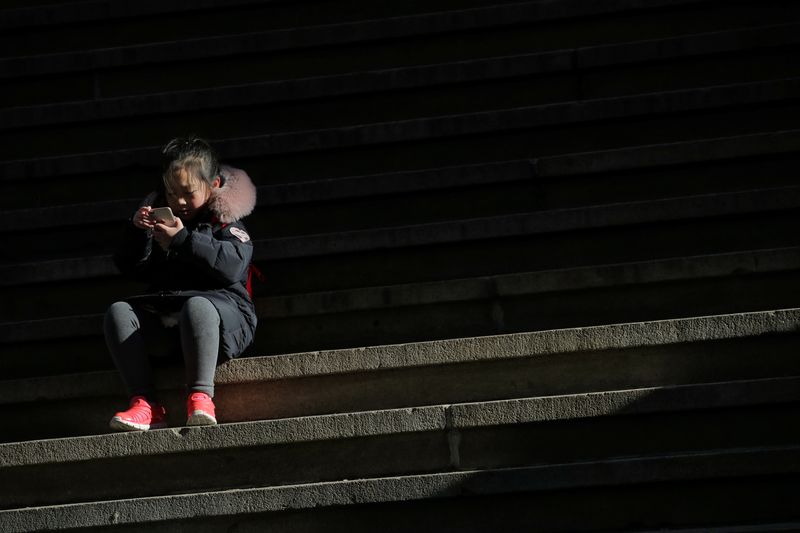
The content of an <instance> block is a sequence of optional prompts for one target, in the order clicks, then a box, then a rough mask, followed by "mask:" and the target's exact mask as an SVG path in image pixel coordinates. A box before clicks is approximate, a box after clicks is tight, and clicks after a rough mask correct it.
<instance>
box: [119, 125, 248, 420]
mask: <svg viewBox="0 0 800 533" xmlns="http://www.w3.org/2000/svg"><path fill="white" fill-rule="evenodd" d="M162 153H163V154H164V163H165V164H164V167H163V175H162V178H163V187H160V188H159V189H160V190H159V191H156V192H153V193H151V194H150V196H148V197H147V198H146V199H145V201H144V202H143V205H142V207H140V208H139V210H137V211H136V213H135V214H134V215H133V217H132V218H131V222H130V224H129V227H128V228H127V229H126V232H125V234H124V237H123V242H122V246H121V247H120V248H119V250H118V252H117V253H116V254H115V256H114V260H115V262H116V264H117V267H118V268H119V269H120V271H121V272H122V273H123V274H125V275H127V276H130V277H134V278H136V279H140V280H144V281H147V282H149V284H150V290H149V291H148V292H149V293H148V294H145V295H141V296H134V297H130V298H126V299H125V300H123V301H120V302H116V303H115V304H113V305H112V306H111V307H110V308H109V309H108V312H107V313H106V317H105V324H104V333H105V338H106V344H107V346H108V349H109V351H110V352H111V356H112V358H113V359H114V363H115V364H116V366H117V369H118V370H119V372H120V373H121V374H122V379H123V382H124V383H125V386H126V388H127V390H128V393H129V396H130V398H131V399H130V407H129V409H128V410H127V411H122V412H119V413H117V414H115V415H114V417H113V418H112V419H111V427H112V428H113V429H115V430H120V431H132V430H146V429H155V428H159V427H165V426H166V421H165V410H164V408H163V407H162V406H161V405H160V404H159V402H158V398H157V397H156V391H155V387H154V385H153V378H152V371H151V367H150V359H149V357H150V356H164V355H169V354H173V353H176V352H180V353H182V354H183V360H184V364H185V367H186V385H187V389H188V391H187V396H188V397H187V402H186V410H187V422H186V423H187V425H207V424H216V422H217V420H216V414H215V410H214V402H213V401H212V398H213V397H214V373H215V370H216V366H217V362H218V359H219V358H220V357H222V358H225V359H223V360H227V359H229V358H233V357H236V356H238V355H240V354H241V353H242V352H243V351H244V350H245V348H247V347H248V345H250V343H251V342H252V341H253V335H254V333H255V329H256V313H255V308H254V306H253V301H252V299H251V297H250V295H249V293H248V272H249V265H250V260H251V258H252V255H253V243H252V242H251V240H250V236H249V235H248V233H247V230H246V229H245V227H244V225H243V224H242V223H241V222H240V219H242V218H243V217H245V216H246V215H248V214H250V212H252V210H253V208H254V207H255V204H256V189H255V187H254V186H253V183H252V182H251V181H250V178H249V177H248V176H247V174H246V173H245V172H244V171H242V170H239V169H235V168H231V167H227V166H222V167H220V166H219V165H218V163H217V158H216V156H215V154H214V151H213V150H212V149H211V147H210V146H209V145H208V143H206V142H205V141H203V140H202V139H196V138H188V139H173V140H172V141H170V142H169V143H168V144H167V145H166V146H165V147H164V149H163V151H162ZM158 206H169V207H170V208H171V209H172V211H173V213H174V217H175V220H174V221H173V222H170V221H168V220H166V219H164V218H158V219H157V218H155V216H154V214H153V209H154V207H158Z"/></svg>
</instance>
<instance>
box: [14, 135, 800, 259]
mask: <svg viewBox="0 0 800 533" xmlns="http://www.w3.org/2000/svg"><path fill="white" fill-rule="evenodd" d="M798 157H800V130H789V131H780V132H773V133H761V134H755V135H744V136H734V137H722V138H716V139H700V140H696V141H687V142H677V143H667V144H655V145H650V146H637V147H633V148H626V149H619V150H606V151H599V152H588V153H577V154H567V155H562V156H553V157H539V158H534V159H520V160H514V161H499V162H495V163H488V164H480V165H466V166H458V167H445V168H435V169H427V170H421V171H416V172H400V173H397V172H394V173H387V174H373V175H366V176H347V177H342V178H334V179H317V180H315V179H312V180H309V181H296V180H289V182H287V183H283V184H277V185H262V186H260V187H258V207H259V208H262V209H260V210H259V211H256V214H255V215H253V216H251V217H250V218H251V219H252V218H259V219H261V218H264V217H269V220H272V217H281V218H279V219H276V220H275V221H274V222H271V223H270V224H265V226H267V227H264V228H262V229H261V230H260V231H259V234H261V235H264V236H271V234H275V233H277V232H287V233H289V232H290V231H291V228H293V227H296V226H297V225H298V224H300V221H299V220H298V221H297V222H295V223H294V224H293V223H292V220H293V219H290V218H288V217H289V216H291V215H290V213H292V212H293V211H291V210H292V209H296V210H300V209H313V212H314V213H319V211H320V209H326V208H327V207H329V208H331V209H336V208H337V206H341V205H344V206H346V207H347V208H348V209H350V208H352V207H353V204H354V203H356V202H362V203H361V204H359V206H360V208H361V209H364V208H366V207H367V206H369V205H372V204H376V203H377V204H379V205H381V209H382V210H385V209H386V206H385V205H384V204H381V203H380V202H381V201H382V198H385V197H388V198H389V199H394V198H397V197H399V198H401V199H402V202H403V203H404V204H406V205H408V203H409V198H410V197H413V196H412V195H419V197H420V198H424V197H426V196H428V195H429V196H432V197H434V198H435V199H436V200H438V202H437V207H438V208H439V209H441V203H442V201H441V200H442V199H443V195H445V194H446V193H447V191H450V190H454V193H453V194H456V193H457V192H459V191H464V190H472V189H477V190H478V191H480V193H481V194H484V195H486V194H487V193H489V192H491V191H493V190H496V189H501V190H502V188H503V187H518V188H523V187H529V188H531V191H530V192H529V193H528V194H527V196H528V197H529V199H528V200H527V201H528V203H529V205H530V204H531V203H532V202H533V203H535V204H536V206H538V207H540V208H542V209H548V208H549V209H553V208H566V207H574V206H576V205H591V204H592V203H594V204H597V203H612V202H623V201H627V200H644V199H652V198H664V197H665V196H675V195H682V194H683V195H685V194H686V193H687V192H692V193H703V192H705V193H712V192H722V191H728V190H734V189H742V188H755V187H758V186H760V187H769V186H779V185H790V184H792V183H794V182H795V181H794V168H795V167H796V165H797V164H798V161H797V158H798ZM701 176H702V179H700V177H701ZM748 178H749V179H748ZM747 184H749V187H747ZM681 193H682V194H681ZM140 196H141V194H140V195H139V196H137V197H132V198H128V199H124V200H106V201H98V202H86V203H80V204H69V205H60V206H51V207H39V208H30V209H9V210H4V211H2V212H0V232H4V233H7V235H6V237H5V238H6V239H11V240H15V242H16V240H20V241H22V240H32V239H33V238H37V239H40V238H41V233H37V230H48V231H49V232H52V231H57V230H58V229H59V228H64V226H65V221H67V220H68V221H69V226H71V227H70V229H69V231H70V232H71V239H60V240H61V241H62V242H69V241H70V240H76V239H77V238H78V237H79V234H82V233H79V232H76V231H75V228H74V226H81V227H82V231H85V230H87V229H89V228H97V229H98V230H99V228H101V227H105V226H106V225H107V223H109V222H115V221H119V220H123V219H125V218H126V217H127V216H129V215H130V213H131V212H132V211H133V210H134V209H135V208H136V206H138V205H139V202H140V201H141V198H140ZM517 196H522V195H517ZM530 197H533V198H530ZM444 199H446V197H444ZM510 200H511V199H509V198H504V203H505V204H507V203H509V201H510ZM387 201H388V200H387ZM471 205H472V206H475V202H474V201H473V202H471ZM514 206H515V204H514V203H512V205H511V207H512V208H513V207H514ZM422 207H423V206H420V205H417V206H416V207H415V209H414V210H413V211H414V212H418V211H420V210H422V209H421V208H422ZM499 207H500V206H498V208H499ZM264 208H268V209H264ZM504 208H505V207H504ZM338 209H341V208H338ZM407 211H410V210H407ZM273 213H277V214H276V215H274V214H273ZM334 214H337V213H336V212H335V213H334ZM426 214H427V215H428V216H433V213H426ZM377 215H378V213H374V214H372V213H371V217H370V220H374V216H377ZM408 215H411V213H408ZM342 216H343V214H341V213H338V216H325V217H323V218H324V219H325V220H326V224H328V227H330V224H337V223H339V219H340V218H341V217H342ZM297 217H298V218H301V217H302V213H299V214H298V215H297ZM302 218H305V219H308V218H310V217H302ZM352 222H355V221H351V223H352ZM248 224H249V225H252V223H251V221H250V219H248ZM287 226H288V228H286V227H287ZM285 228H286V229H285ZM251 231H252V228H251ZM311 233H314V232H313V231H312V232H311ZM48 234H49V233H48ZM57 240H58V239H57ZM91 240H92V241H93V248H94V249H95V250H97V249H98V246H100V247H102V245H103V242H104V240H102V239H91ZM98 241H99V242H98ZM57 244H58V243H56V242H53V243H50V245H48V246H47V247H46V250H41V251H40V253H42V254H51V257H52V258H54V256H55V255H56V254H57V253H58V248H57V246H56V245H57ZM13 248H14V249H15V250H16V257H17V258H18V260H22V261H24V257H25V254H24V253H23V252H22V251H23V250H24V249H25V247H24V246H23V243H22V242H18V243H16V244H15V245H14V246H13ZM31 251H33V250H31ZM42 257H44V255H42Z"/></svg>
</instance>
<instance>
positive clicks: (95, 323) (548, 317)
mask: <svg viewBox="0 0 800 533" xmlns="http://www.w3.org/2000/svg"><path fill="white" fill-rule="evenodd" d="M797 286H800V254H799V253H798V248H789V249H778V250H759V251H754V252H743V253H733V254H722V255H716V256H699V257H688V258H680V259H667V260H659V261H652V262H643V263H628V264H618V265H597V266H593V267H583V268H576V269H565V270H557V271H542V272H531V273H524V274H511V275H505V276H493V277H485V278H476V279H462V280H448V281H445V282H436V283H425V284H408V285H399V286H386V287H370V288H361V289H353V290H347V291H329V292H323V293H310V294H299V295H292V296H280V297H271V298H269V297H267V298H257V299H256V309H257V312H258V315H259V318H260V319H261V324H260V326H259V332H258V335H257V336H256V341H255V344H254V346H253V347H252V348H251V349H250V350H249V353H250V354H251V355H267V354H275V353H290V352H297V351H308V350H316V349H333V348H347V347H355V346H363V345H379V344H386V343H401V342H420V341H427V340H437V339H446V338H457V337H463V336H472V335H492V334H500V333H515V332H524V331H533V330H544V329H552V328H563V327H576V326H589V325H598V324H608V323H613V322H624V321H629V320H637V319H647V320H655V319H665V318H677V317H687V316H693V315H694V314H697V313H699V314H715V313H726V312H728V313H729V312H746V311H759V310H764V309H772V308H781V307H793V306H796V305H800V301H798V299H797V297H796V292H795V291H794V288H795V287H797ZM102 294H104V299H103V300H102V301H100V300H98V302H97V304H96V305H97V309H98V311H99V312H98V313H96V314H85V315H75V314H74V313H75V311H76V308H77V306H76V305H75V304H73V303H71V302H73V300H68V299H67V297H66V296H60V297H59V298H54V301H62V300H63V301H66V302H67V305H63V306H60V307H58V309H54V310H53V312H54V313H56V314H54V316H53V317H51V318H46V319H38V320H29V321H20V320H18V317H13V316H12V318H11V320H12V321H11V322H4V323H0V344H2V345H3V352H4V356H3V357H2V359H0V368H2V373H3V375H4V376H6V377H7V378H12V377H24V376H31V375H38V374H37V373H41V372H45V371H46V372H48V373H51V374H60V373H65V372H66V373H69V372H78V371H87V370H95V369H104V368H110V367H111V361H110V359H109V358H108V356H107V353H106V349H105V346H104V344H103V341H102V320H103V316H102V312H104V311H105V308H106V307H107V306H108V305H109V304H110V303H111V302H112V301H114V300H115V298H113V297H111V296H110V295H109V294H108V293H107V292H106V293H102ZM59 310H60V311H61V313H62V314H57V313H58V311H59ZM31 312H32V313H35V312H36V310H33V311H31ZM39 314H41V312H39ZM32 353H33V354H36V358H35V364H32V360H31V359H30V358H29V357H26V356H25V354H32ZM175 363H176V362H174V361H173V362H171V364H175Z"/></svg>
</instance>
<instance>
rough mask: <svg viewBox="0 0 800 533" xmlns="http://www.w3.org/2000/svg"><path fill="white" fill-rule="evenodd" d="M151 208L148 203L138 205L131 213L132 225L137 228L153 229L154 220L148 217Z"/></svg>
mask: <svg viewBox="0 0 800 533" xmlns="http://www.w3.org/2000/svg"><path fill="white" fill-rule="evenodd" d="M152 209H153V208H152V207H150V206H149V205H146V206H144V207H140V208H139V210H138V211H136V213H135V214H134V215H133V225H134V226H136V227H137V228H139V229H144V230H147V229H153V227H154V226H155V221H154V220H152V219H151V218H150V211H152Z"/></svg>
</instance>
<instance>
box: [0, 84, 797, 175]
mask: <svg viewBox="0 0 800 533" xmlns="http://www.w3.org/2000/svg"><path fill="white" fill-rule="evenodd" d="M798 85H800V81H798V79H794V78H789V79H785V80H770V81H765V82H753V83H742V84H734V85H723V86H718V87H704V88H700V89H688V90H679V91H669V92H664V93H652V94H643V95H634V96H625V97H617V98H600V99H595V100H586V101H580V102H567V103H557V104H546V105H539V106H531V107H521V108H516V109H508V110H501V111H485V112H477V113H470V114H462V115H453V116H447V117H434V118H421V119H411V120H406V121H401V122H386V123H378V124H368V125H363V126H349V127H343V128H332V129H323V130H312V131H302V132H290V133H280V134H268V135H260V136H253V137H242V138H237V139H220V140H219V141H218V142H217V146H218V149H219V151H220V152H223V153H226V154H228V157H229V158H232V159H235V158H242V157H252V156H254V155H267V154H277V153H291V152H304V151H308V150H320V149H335V148H344V147H348V146H365V145H374V144H383V143H394V142H402V141H413V140H423V139H435V138H444V137H450V136H452V135H453V134H454V132H458V134H460V135H468V134H480V133H490V132H499V131H507V130H512V129H522V128H534V127H540V126H549V125H554V124H577V123H584V122H593V121H598V120H610V119H621V118H625V117H636V116H643V115H650V114H662V113H680V112H689V111H697V110H701V109H709V110H710V109H720V108H726V107H731V106H737V105H747V104H755V103H766V102H779V101H782V100H786V99H789V98H793V97H794V95H796V94H797V91H798ZM157 162H158V147H139V148H131V149H126V150H116V151H106V152H97V153H92V154H78V155H69V156H54V157H46V158H38V159H30V160H24V159H22V160H13V161H5V162H2V163H0V176H3V177H5V178H6V179H22V178H24V179H28V178H35V177H44V176H55V175H65V174H76V173H84V172H85V173H89V172H102V171H108V170H113V169H120V168H125V167H131V166H137V165H143V166H148V167H156V166H157Z"/></svg>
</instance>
